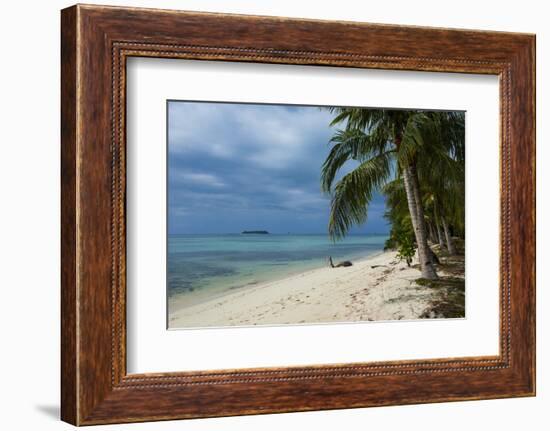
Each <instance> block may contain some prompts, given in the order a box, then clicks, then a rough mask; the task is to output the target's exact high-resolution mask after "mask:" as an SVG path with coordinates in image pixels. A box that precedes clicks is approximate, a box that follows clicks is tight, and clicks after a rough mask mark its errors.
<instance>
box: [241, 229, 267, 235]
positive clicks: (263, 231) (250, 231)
mask: <svg viewBox="0 0 550 431" xmlns="http://www.w3.org/2000/svg"><path fill="white" fill-rule="evenodd" d="M241 233H244V234H250V233H255V234H261V235H267V234H269V232H268V231H266V230H243V231H242V232H241Z"/></svg>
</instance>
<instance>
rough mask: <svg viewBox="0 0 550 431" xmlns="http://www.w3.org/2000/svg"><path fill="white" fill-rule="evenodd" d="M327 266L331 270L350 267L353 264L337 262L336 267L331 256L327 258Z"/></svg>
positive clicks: (347, 261) (345, 261)
mask: <svg viewBox="0 0 550 431" xmlns="http://www.w3.org/2000/svg"><path fill="white" fill-rule="evenodd" d="M328 264H329V265H330V267H331V268H341V267H346V266H352V265H353V263H351V262H350V261H349V260H344V261H343V262H338V263H337V264H336V265H335V264H334V263H333V262H332V256H329V257H328Z"/></svg>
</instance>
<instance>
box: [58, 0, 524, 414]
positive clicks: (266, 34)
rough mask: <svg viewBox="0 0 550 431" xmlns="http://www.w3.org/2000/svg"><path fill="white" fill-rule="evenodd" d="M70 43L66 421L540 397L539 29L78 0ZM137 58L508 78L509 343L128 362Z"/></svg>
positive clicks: (64, 34)
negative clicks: (335, 359)
mask: <svg viewBox="0 0 550 431" xmlns="http://www.w3.org/2000/svg"><path fill="white" fill-rule="evenodd" d="M206 29H207V30H206ZM61 47H62V61H61V71H62V93H61V124H62V135H61V136H62V148H61V160H62V164H61V169H62V180H61V188H62V203H61V204H62V218H61V222H62V247H61V253H62V295H61V306H62V325H61V339H62V345H61V353H62V364H61V365H62V372H61V375H62V378H61V388H62V391H61V417H62V419H63V420H65V421H67V422H70V423H72V424H75V425H88V424H101V423H113V422H136V421H148V420H162V419H177V418H194V417H209V416H227V415H240V414H256V413H272V412H288V411H306V410H320V409H337V408H351V407H367V406H382V405H390V404H412V403H426V402H441V401H454V400H473V399H481V398H502V397H514V396H531V395H534V394H535V36H534V35H528V34H512V33H497V32H486V31H469V30H448V29H436V28H422V27H402V26H391V25H375V24H362V23H353V22H330V21H313V20H297V19H286V18H273V17H254V16H241V15H220V14H211V13H208V14H207V13H196V12H177V11H166V10H152V9H151V10H147V9H132V8H119V7H102V6H81V5H78V6H73V7H70V8H68V9H65V10H63V11H62V26H61ZM129 56H146V57H165V58H186V59H199V60H223V61H241V62H255V63H285V64H301V65H330V66H345V67H358V68H376V69H399V70H419V71H443V72H462V73H482V74H494V75H498V76H499V77H500V106H501V112H500V117H501V218H500V226H501V269H500V272H501V279H500V280H501V282H500V289H501V301H500V304H501V307H500V316H501V330H500V335H501V342H500V354H499V355H498V356H495V357H464V358H443V359H438V360H420V361H405V362H381V363H357V364H338V365H327V366H304V367H293V368H268V369H243V370H227V371H209V370H205V371H203V372H181V373H159V374H141V375H127V373H126V366H125V363H126V357H125V355H126V351H125V335H126V329H125V295H126V285H125V280H126V278H125V269H126V267H125V187H126V184H125V181H126V177H125V152H126V141H125V83H126V82H125V76H126V75H125V64H126V59H127V58H128V57H129ZM495 222H497V220H495Z"/></svg>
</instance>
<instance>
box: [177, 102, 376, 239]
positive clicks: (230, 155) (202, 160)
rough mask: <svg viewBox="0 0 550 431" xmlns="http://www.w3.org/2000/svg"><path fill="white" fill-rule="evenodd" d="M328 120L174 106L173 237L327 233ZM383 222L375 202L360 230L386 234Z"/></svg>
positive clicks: (236, 107)
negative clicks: (323, 187) (323, 172)
mask: <svg viewBox="0 0 550 431" xmlns="http://www.w3.org/2000/svg"><path fill="white" fill-rule="evenodd" d="M330 119H331V115H330V113H329V112H327V111H325V110H321V109H319V108H316V107H296V106H282V105H246V104H225V103H196V102H170V103H169V121H168V126H169V143H168V152H169V158H168V188H169V202H168V217H169V230H170V232H171V233H229V232H240V231H242V230H244V229H267V230H269V231H270V232H274V233H286V232H293V233H322V232H326V225H327V219H328V209H329V198H328V197H327V196H324V195H323V194H322V193H321V191H320V185H319V184H320V183H319V177H320V168H321V165H322V163H323V161H324V159H325V157H326V155H327V153H328V150H329V146H328V141H329V139H330V136H332V133H333V132H334V130H333V129H331V128H330V127H329V123H330ZM382 215H383V200H382V198H381V197H380V196H377V197H376V198H375V200H374V201H373V203H372V204H371V207H370V208H369V221H368V222H367V224H366V226H363V227H362V228H360V231H361V232H386V231H387V227H386V223H385V221H384V220H383V219H382ZM355 231H357V230H355Z"/></svg>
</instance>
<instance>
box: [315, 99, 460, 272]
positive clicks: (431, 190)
mask: <svg viewBox="0 0 550 431" xmlns="http://www.w3.org/2000/svg"><path fill="white" fill-rule="evenodd" d="M329 109H330V111H331V113H333V114H334V118H333V120H332V123H331V125H332V126H337V127H339V128H338V129H337V130H336V132H335V133H334V135H333V136H332V138H331V139H330V145H331V148H330V151H329V154H328V156H327V157H326V160H325V162H324V163H323V166H322V168H321V188H322V190H323V191H324V192H326V193H329V194H330V196H331V205H330V216H329V222H328V232H329V235H330V237H331V238H332V239H333V240H337V239H339V238H342V237H344V236H345V235H346V234H347V233H348V231H349V229H350V228H351V227H352V226H353V225H360V224H363V223H365V222H366V220H367V216H368V208H369V204H370V202H371V200H372V198H373V196H374V195H375V193H382V194H383V195H384V196H385V201H386V213H385V217H386V219H387V220H388V221H389V223H390V225H391V230H390V236H389V239H388V241H387V243H386V246H387V247H388V248H393V249H396V250H397V252H398V257H399V258H401V259H405V260H406V261H407V263H408V264H409V265H410V264H411V263H412V259H413V256H415V255H417V256H418V263H419V269H420V271H421V273H422V278H424V279H427V280H436V279H437V278H438V274H437V268H436V265H437V264H438V263H439V259H438V257H437V255H436V253H434V251H433V250H432V247H433V246H434V245H435V246H437V247H438V249H440V250H445V251H446V253H447V254H448V255H450V256H452V255H455V254H456V253H457V248H456V245H455V243H456V242H457V238H462V239H463V238H464V233H465V232H464V230H465V226H464V225H465V222H464V218H465V214H464V199H465V195H464V190H465V188H464V175H465V170H464V166H465V131H464V113H463V112H447V111H421V110H395V109H393V110H392V109H366V108H341V107H334V108H329Z"/></svg>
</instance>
